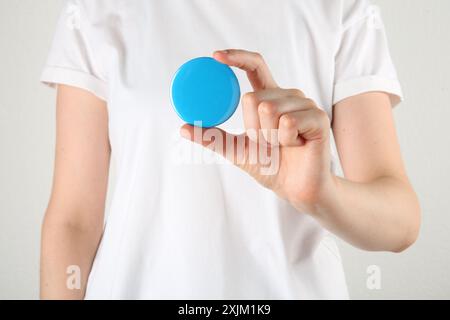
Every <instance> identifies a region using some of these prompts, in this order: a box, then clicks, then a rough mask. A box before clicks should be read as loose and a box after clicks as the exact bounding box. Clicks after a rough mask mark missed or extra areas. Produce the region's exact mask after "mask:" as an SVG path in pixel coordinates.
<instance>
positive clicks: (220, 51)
mask: <svg viewBox="0 0 450 320" xmlns="http://www.w3.org/2000/svg"><path fill="white" fill-rule="evenodd" d="M217 52H219V53H223V54H229V53H230V50H219V51H217Z"/></svg>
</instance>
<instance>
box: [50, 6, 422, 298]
mask: <svg viewBox="0 0 450 320" xmlns="http://www.w3.org/2000/svg"><path fill="white" fill-rule="evenodd" d="M221 48H239V49H228V50H219V51H217V50H218V49H221ZM211 52H214V54H213V57H214V58H215V59H216V60H218V61H219V62H222V63H224V64H228V65H230V66H232V67H236V68H237V69H242V70H243V71H244V72H239V71H238V77H239V80H240V83H241V86H242V89H243V91H244V92H248V93H246V94H245V95H244V96H243V98H242V104H241V107H242V108H241V109H242V110H241V112H238V113H236V114H235V115H234V116H233V117H232V118H231V119H230V120H229V121H228V122H227V123H226V124H225V125H224V126H221V130H220V131H217V129H214V128H212V129H209V130H204V131H200V134H198V130H200V129H195V128H194V127H191V126H188V125H183V123H182V121H181V120H180V119H178V118H177V116H176V113H175V112H174V111H173V109H172V108H171V106H170V98H169V96H168V94H167V92H168V90H169V88H170V83H171V78H172V75H173V74H174V73H175V71H176V69H177V68H178V66H180V65H181V64H182V63H183V62H185V61H187V60H189V59H191V58H194V57H198V56H205V55H208V54H209V53H211ZM247 78H248V79H247ZM42 81H43V82H44V83H47V84H49V85H52V86H56V85H57V88H58V99H57V142H56V165H55V176H54V186H53V192H52V196H51V200H50V204H49V207H48V210H47V213H46V216H45V220H44V224H43V236H42V272H41V273H42V274H41V296H42V298H44V299H52V298H67V299H82V298H86V299H99V298H101V299H125V298H126V299H135V298H136V299H144V298H148V299H164V298H174V299H177V298H178V299H222V298H224V299H247V298H250V299H314V298H318V299H346V298H347V297H348V294H347V289H346V285H345V278H344V274H343V270H342V265H341V260H340V257H339V252H338V250H337V248H336V245H335V243H334V240H333V238H332V237H331V233H332V234H335V235H337V236H339V237H341V238H342V239H344V240H345V241H347V242H349V243H351V244H352V245H354V246H356V247H359V248H361V249H364V250H370V251H391V252H401V251H403V250H405V249H406V248H408V247H409V246H410V245H411V244H412V243H414V242H415V240H416V238H417V235H418V232H419V226H420V208H419V204H418V201H417V198H416V195H415V193H414V191H413V189H412V187H411V185H410V183H409V181H408V178H407V175H406V172H405V169H404V165H403V162H402V158H401V154H400V148H399V145H398V141H397V137H396V132H395V126H394V121H393V116H392V110H391V109H392V107H393V106H395V105H396V104H398V102H400V101H401V99H402V93H401V89H400V85H399V83H398V80H397V76H396V72H395V68H394V66H393V64H392V61H391V58H390V55H389V51H388V46H387V40H386V35H385V31H384V27H383V23H382V21H381V18H380V15H379V12H378V10H377V8H376V7H374V6H372V5H371V4H370V3H369V2H368V1H364V0H333V1H329V0H298V1H295V0H291V1H275V0H269V1H264V3H262V2H261V1H256V0H247V1H240V0H231V1H211V0H192V1H184V0H183V1H182V0H171V1H144V0H139V1H133V2H130V1H119V0H116V1H112V0H96V1H83V0H80V1H68V2H67V4H66V7H65V10H64V11H63V13H62V15H61V18H60V21H59V24H58V27H57V32H56V35H55V38H54V42H53V46H52V49H51V52H50V56H49V58H48V62H47V65H46V67H45V69H44V72H43V75H42ZM285 88H289V89H285ZM292 88H293V89H292ZM180 128H181V132H180ZM196 130H197V134H194V132H195V131H196ZM210 130H215V131H214V134H213V135H214V136H215V137H216V139H217V133H219V139H223V140H222V142H223V141H228V142H229V141H231V142H238V141H241V142H243V143H244V144H243V145H244V146H245V149H243V150H244V151H246V153H236V155H234V156H229V153H228V151H229V150H226V149H227V148H218V147H217V145H215V144H214V142H218V141H220V140H214V141H212V139H210V138H211V136H212V134H210V133H211V131H210ZM231 131H234V133H237V134H241V133H244V134H243V135H240V136H234V135H232V134H231V133H230V132H231ZM273 132H275V134H272V133H273ZM179 133H181V135H182V136H183V137H184V138H185V139H178V138H177V137H179V136H180V135H179ZM255 133H257V134H255ZM180 140H181V141H180ZM189 140H192V141H193V142H195V143H194V144H193V143H191V141H189ZM254 145H257V149H264V148H266V149H267V150H268V151H269V153H268V154H270V155H276V156H277V157H275V158H272V159H271V160H273V161H272V164H273V163H275V164H276V166H275V169H276V170H273V171H271V172H269V173H267V172H266V173H264V172H263V170H261V169H262V168H264V167H265V165H263V164H261V163H259V162H258V161H257V162H250V161H249V159H250V158H251V154H250V152H249V150H250V149H251V146H254ZM202 146H205V147H206V149H202ZM227 146H228V145H227ZM232 148H233V150H234V146H233V147H232ZM208 149H213V151H216V152H217V153H218V154H219V155H223V156H225V157H226V158H227V159H228V160H229V162H227V163H225V164H224V163H223V162H220V161H219V156H217V157H216V156H214V155H213V152H211V151H210V150H208ZM205 150H206V151H205ZM205 152H206V155H207V158H208V161H206V160H205V159H204V158H202V157H198V156H199V155H201V156H204V155H205ZM186 154H188V155H191V156H187V157H185V155H186ZM180 155H183V156H180ZM111 159H114V166H113V169H114V170H112V173H113V175H114V176H115V181H116V183H115V188H114V192H113V193H112V195H111V206H110V208H109V210H108V213H109V214H108V215H107V217H106V219H105V216H104V212H105V199H106V193H107V184H108V176H109V175H108V172H109V166H110V160H111ZM180 159H181V161H180ZM194 159H197V160H194ZM198 159H200V161H198ZM232 163H234V164H235V166H233V165H232ZM340 165H341V167H342V169H343V173H344V177H340V175H339V168H340ZM104 220H106V224H105V225H104ZM74 270H75V271H76V272H73V271H74ZM77 276H79V277H80V278H79V279H78V280H79V282H77V281H73V279H74V278H73V277H75V279H76V277H77Z"/></svg>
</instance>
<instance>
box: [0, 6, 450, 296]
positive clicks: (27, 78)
mask: <svg viewBox="0 0 450 320" xmlns="http://www.w3.org/2000/svg"><path fill="white" fill-rule="evenodd" d="M374 2H375V3H377V4H379V5H380V6H381V8H382V10H383V15H384V20H385V23H386V27H387V29H388V35H389V38H390V44H391V51H392V55H393V58H394V60H395V62H396V65H397V68H398V71H399V76H400V79H401V80H402V84H403V87H404V91H405V94H406V99H407V100H406V102H405V103H403V104H402V105H401V106H400V107H399V108H398V109H396V110H395V115H396V120H397V125H398V132H399V136H400V141H401V145H402V149H403V154H404V157H405V161H406V164H407V168H408V171H409V174H410V177H411V179H412V181H413V183H414V186H415V188H416V190H417V192H418V194H419V196H420V200H421V204H422V208H423V228H422V232H421V236H420V239H419V241H418V242H417V244H416V245H415V246H414V247H413V248H412V249H410V250H409V251H407V252H406V253H403V254H401V255H394V254H388V253H367V252H361V251H359V250H356V249H354V248H351V247H350V246H348V245H346V244H344V243H341V244H340V247H341V249H342V255H343V258H344V264H345V268H346V273H347V279H348V284H349V289H350V293H351V296H352V298H354V299H382V298H386V299H395V298H404V299H412V298H418V299H431V298H437V299H443V298H447V299H448V298H450V276H449V270H450V254H449V253H450V216H449V215H450V183H449V181H450V134H449V131H448V123H449V119H450V108H449V105H448V104H449V101H450V87H449V86H450V58H449V57H450V37H449V30H450V19H449V13H450V1H448V0H430V1H425V0H390V1H389V0H375V1H374ZM60 8H61V1H59V0H40V1H34V0H20V1H16V0H0V67H1V69H0V298H3V299H36V298H38V284H39V272H38V271H39V242H40V225H41V220H42V216H43V213H44V211H45V209H46V206H47V201H48V198H49V194H50V188H51V179H52V170H53V151H54V140H55V126H54V124H55V123H54V121H55V107H54V103H55V93H54V91H52V90H50V89H47V88H45V87H43V86H41V85H40V84H39V83H38V78H39V75H40V72H41V69H42V66H43V64H44V61H45V58H46V56H47V53H48V49H49V45H50V41H51V39H52V36H53V32H54V28H55V23H56V18H57V16H58V14H59V10H60ZM370 265H378V266H379V267H380V268H381V271H382V289H381V290H378V291H370V290H368V289H367V287H366V279H367V274H366V270H367V267H368V266H370Z"/></svg>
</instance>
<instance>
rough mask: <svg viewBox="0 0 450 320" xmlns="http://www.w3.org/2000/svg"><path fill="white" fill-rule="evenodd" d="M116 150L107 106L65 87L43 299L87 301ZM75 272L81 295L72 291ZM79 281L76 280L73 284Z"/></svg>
mask: <svg viewBox="0 0 450 320" xmlns="http://www.w3.org/2000/svg"><path fill="white" fill-rule="evenodd" d="M109 161H110V145H109V139H108V115H107V109H106V104H105V103H104V102H103V101H101V100H100V99H98V98H96V97H95V96H94V95H92V94H90V93H88V92H86V91H84V90H81V89H77V88H73V87H69V86H63V85H61V86H59V87H58V98H57V133H56V159H55V172H54V180H53V190H52V194H51V199H50V203H49V206H48V209H47V212H46V215H45V219H44V222H43V226H42V250H41V298H42V299H83V298H84V295H85V290H86V282H87V278H88V275H89V272H90V270H91V266H92V262H93V259H94V256H95V253H96V250H97V247H98V244H99V242H100V239H101V236H102V232H103V218H104V210H105V199H106V190H107V182H108V172H109ZM71 266H75V267H76V268H79V269H80V271H81V278H80V283H81V287H80V288H79V289H73V286H72V285H73V284H75V285H76V281H74V282H72V281H69V282H70V283H71V285H70V286H69V287H68V286H67V282H68V279H69V276H71V275H75V276H76V274H67V272H68V271H70V272H73V270H71V269H68V268H69V267H71ZM72 280H73V279H72Z"/></svg>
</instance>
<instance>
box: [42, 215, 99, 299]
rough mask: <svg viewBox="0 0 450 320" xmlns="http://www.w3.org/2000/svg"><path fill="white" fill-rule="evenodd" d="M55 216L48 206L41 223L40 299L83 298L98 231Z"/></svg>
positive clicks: (97, 240) (97, 241) (95, 248)
mask: <svg viewBox="0 0 450 320" xmlns="http://www.w3.org/2000/svg"><path fill="white" fill-rule="evenodd" d="M59 213H60V212H59ZM58 216H60V215H57V214H56V212H54V211H52V210H49V211H48V212H47V214H46V217H45V220H44V223H43V227H42V250H41V292H40V295H41V299H58V300H59V299H63V300H66V299H76V300H79V299H83V298H84V296H85V292H86V284H87V279H88V276H89V273H90V270H91V267H92V262H93V259H94V257H95V254H96V251H97V247H98V244H99V242H100V238H101V233H102V231H101V228H99V227H92V226H91V227H89V226H83V225H82V224H79V223H73V222H71V221H70V220H65V219H61V218H59V217H58Z"/></svg>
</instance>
